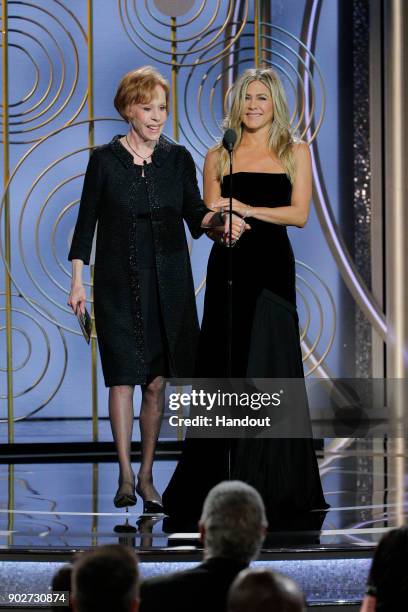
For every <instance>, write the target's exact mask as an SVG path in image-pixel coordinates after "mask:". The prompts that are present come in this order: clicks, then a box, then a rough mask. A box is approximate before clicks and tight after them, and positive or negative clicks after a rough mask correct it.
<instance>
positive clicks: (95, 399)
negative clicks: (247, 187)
mask: <svg viewBox="0 0 408 612" xmlns="http://www.w3.org/2000/svg"><path fill="white" fill-rule="evenodd" d="M92 5H93V3H92V0H88V119H89V128H88V145H89V147H93V146H94V143H95V140H94V121H93V119H94V99H93V93H94V92H93V89H94V75H93V6H92ZM90 270H91V286H92V287H93V274H94V267H93V265H91V267H90ZM91 300H92V301H91V304H92V306H91V316H92V318H93V314H94V308H93V290H91ZM92 332H93V333H92V335H93V336H94V335H95V324H94V325H93V329H92ZM91 372H92V374H91V378H92V438H93V441H94V442H97V441H98V373H97V341H96V338H92V339H91Z"/></svg>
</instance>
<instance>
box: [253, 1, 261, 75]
mask: <svg viewBox="0 0 408 612" xmlns="http://www.w3.org/2000/svg"><path fill="white" fill-rule="evenodd" d="M254 39H255V41H254V42H255V45H254V47H255V67H256V68H259V57H260V48H259V47H260V45H259V0H254Z"/></svg>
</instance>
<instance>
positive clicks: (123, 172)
mask: <svg viewBox="0 0 408 612" xmlns="http://www.w3.org/2000/svg"><path fill="white" fill-rule="evenodd" d="M119 139H120V136H116V137H115V138H114V139H113V140H112V142H111V143H109V144H107V145H103V146H101V147H98V148H96V149H95V150H94V151H93V153H92V155H91V157H90V159H89V163H88V167H87V171H86V175H85V180H84V187H83V192H82V197H81V203H80V208H79V213H78V219H77V223H76V226H75V231H74V236H73V239H72V244H71V249H70V252H69V255H68V259H69V260H72V259H82V260H83V261H84V263H85V264H88V263H89V258H90V253H91V248H92V240H93V235H94V232H95V227H96V223H98V228H97V239H96V255H95V271H94V306H95V324H96V330H97V334H98V344H99V350H100V354H101V361H102V369H103V373H104V378H105V384H106V386H113V385H119V384H143V383H145V382H146V375H147V371H146V363H145V348H144V347H145V344H144V333H143V321H142V312H141V296H140V284H139V275H138V246H139V245H138V243H137V223H138V217H137V211H138V191H139V188H140V187H141V184H142V183H141V182H142V181H144V180H145V181H146V189H147V196H148V202H149V209H150V218H151V223H152V234H153V247H154V254H155V263H156V272H157V282H158V292H159V301H160V308H161V313H162V318H163V325H164V330H165V335H166V340H167V345H168V351H169V355H168V357H169V362H170V369H171V374H172V375H173V376H179V377H190V376H192V374H193V371H194V361H195V353H196V346H197V341H198V333H199V327H198V318H197V311H196V304H195V296H194V284H193V277H192V272H191V265H190V257H189V252H188V245H187V239H186V234H185V229H184V222H183V220H185V221H186V223H187V225H188V227H189V230H190V232H191V234H192V236H193V237H194V238H198V237H200V236H201V234H202V233H203V230H202V229H201V223H202V220H203V217H204V216H205V214H206V213H207V212H208V209H207V208H206V207H205V205H204V203H203V201H202V199H201V196H200V191H199V188H198V184H197V177H196V169H195V164H194V161H193V158H192V157H191V155H190V153H189V152H188V151H187V149H186V148H185V147H183V146H180V145H175V144H172V143H170V142H169V141H168V140H167V139H166V138H164V137H163V136H161V137H160V140H159V142H158V144H157V146H156V148H155V150H154V153H153V156H152V163H151V164H147V165H146V166H145V167H144V174H145V178H143V177H142V167H141V166H137V165H135V164H134V162H133V157H132V155H131V154H130V153H129V152H128V151H127V150H126V149H125V148H124V147H123V145H122V144H121V143H120V141H119Z"/></svg>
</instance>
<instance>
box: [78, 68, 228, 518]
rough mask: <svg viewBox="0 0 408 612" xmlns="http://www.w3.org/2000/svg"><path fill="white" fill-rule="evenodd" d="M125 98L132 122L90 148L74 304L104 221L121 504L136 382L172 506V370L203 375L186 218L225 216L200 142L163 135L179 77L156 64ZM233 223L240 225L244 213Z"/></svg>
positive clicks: (103, 270) (156, 503)
mask: <svg viewBox="0 0 408 612" xmlns="http://www.w3.org/2000/svg"><path fill="white" fill-rule="evenodd" d="M114 103H115V107H116V109H117V110H118V112H119V113H120V115H121V116H122V117H123V119H124V120H125V121H127V122H128V124H129V130H128V132H127V134H126V135H124V136H115V137H114V139H113V140H112V142H110V143H109V144H106V145H103V146H101V147H98V148H96V149H95V150H94V151H93V153H92V155H91V157H90V160H89V164H88V168H87V171H86V175H85V181H84V187H83V193H82V198H81V203H80V208H79V214H78V220H77V223H76V227H75V232H74V236H73V240H72V245H71V250H70V253H69V257H68V258H69V260H71V261H72V288H71V293H70V296H69V301H68V304H70V305H71V306H72V308H73V309H74V311H76V309H77V308H78V307H79V308H80V309H81V310H82V311H83V310H84V305H85V300H86V296H85V289H84V285H83V282H82V268H83V265H84V263H85V264H88V263H89V257H90V252H91V247H92V240H93V235H94V231H95V226H96V222H97V221H98V234H97V243H96V259H95V275H94V305H95V323H96V330H97V335H98V345H99V350H100V355H101V361H102V369H103V375H104V379H105V384H106V386H107V387H109V416H110V421H111V427H112V433H113V437H114V440H115V444H116V448H117V452H118V458H119V467H120V474H119V488H118V491H117V494H116V496H115V498H114V504H115V506H116V507H124V506H131V505H134V504H135V503H136V496H135V477H134V474H133V471H132V467H131V460H130V448H131V440H132V426H133V418H134V416H133V391H134V386H135V385H137V384H140V385H141V386H142V404H141V408H140V431H141V451H142V458H141V464H140V469H139V473H138V482H137V486H136V492H137V493H138V494H139V495H140V496H141V498H142V499H143V501H144V512H148V513H150V512H160V511H162V505H161V498H160V495H159V493H158V491H157V490H156V488H155V487H154V484H153V478H152V466H153V458H154V451H155V446H156V442H157V438H158V434H159V431H160V424H161V418H162V413H163V403H164V377H165V376H168V375H171V376H179V377H189V376H191V375H192V374H193V369H194V361H195V352H196V344H197V339H198V333H199V328H198V320H197V313H196V305H195V298H194V286H193V279H192V273H191V267H190V260H189V253H188V248H187V241H186V236H185V231H184V223H183V219H184V220H185V221H186V222H187V224H188V227H189V229H190V232H191V234H192V236H193V237H194V238H198V237H199V236H201V234H202V233H203V227H209V226H210V227H217V228H219V227H221V225H222V224H221V222H220V217H219V215H216V214H215V215H214V213H213V212H210V211H209V210H208V209H207V208H206V207H205V205H204V203H203V201H202V199H201V196H200V192H199V189H198V186H197V179H196V171H195V165H194V161H193V159H192V157H191V155H190V153H189V152H188V151H187V150H186V149H185V147H183V146H179V145H175V144H172V143H170V142H169V141H168V140H167V139H166V138H164V137H163V136H162V135H161V133H162V130H163V127H164V124H165V122H166V119H167V116H168V110H169V84H168V82H167V81H166V80H165V79H164V78H163V77H162V75H161V74H159V73H158V72H157V71H156V70H154V69H153V68H151V67H143V68H140V69H138V70H133V71H131V72H129V73H128V74H126V75H125V76H124V77H123V79H122V80H121V82H120V84H119V88H118V91H117V93H116V97H115V101H114ZM231 233H232V235H233V236H235V237H236V236H237V235H238V234H239V233H240V227H239V224H237V226H236V227H235V228H233V229H232V232H231Z"/></svg>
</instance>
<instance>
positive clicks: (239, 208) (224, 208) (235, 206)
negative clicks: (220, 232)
mask: <svg viewBox="0 0 408 612" xmlns="http://www.w3.org/2000/svg"><path fill="white" fill-rule="evenodd" d="M229 202H230V201H229V198H220V199H219V200H218V201H217V202H216V203H215V204H212V205H211V206H212V208H217V209H220V210H221V212H228V210H229ZM232 210H233V211H234V212H235V213H236V214H237V215H239V216H240V217H243V218H246V219H247V218H248V217H250V216H251V212H252V206H249V204H243V203H242V202H240V201H239V200H236V199H235V198H232Z"/></svg>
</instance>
